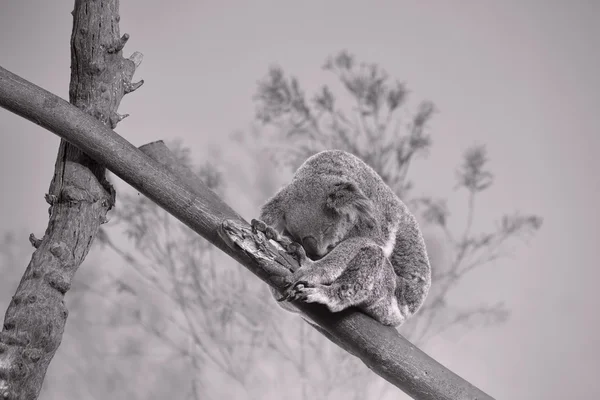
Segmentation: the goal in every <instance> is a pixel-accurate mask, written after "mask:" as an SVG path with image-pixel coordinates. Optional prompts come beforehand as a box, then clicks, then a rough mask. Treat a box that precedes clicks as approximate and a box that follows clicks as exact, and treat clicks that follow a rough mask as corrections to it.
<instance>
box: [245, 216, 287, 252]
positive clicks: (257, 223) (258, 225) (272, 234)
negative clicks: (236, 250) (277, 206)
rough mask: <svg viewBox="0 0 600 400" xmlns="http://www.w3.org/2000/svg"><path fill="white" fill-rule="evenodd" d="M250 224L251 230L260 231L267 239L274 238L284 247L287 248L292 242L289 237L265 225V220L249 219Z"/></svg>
mask: <svg viewBox="0 0 600 400" xmlns="http://www.w3.org/2000/svg"><path fill="white" fill-rule="evenodd" d="M250 226H251V227H252V232H253V233H257V232H262V233H264V235H265V237H266V238H267V239H268V240H274V241H276V242H277V243H279V244H280V245H281V246H282V247H283V248H284V249H287V246H288V245H289V244H290V243H291V242H292V241H291V240H290V239H289V238H287V237H285V236H282V235H280V234H279V232H277V230H275V228H273V227H272V226H270V225H267V224H266V223H265V222H263V221H261V220H258V219H252V221H250Z"/></svg>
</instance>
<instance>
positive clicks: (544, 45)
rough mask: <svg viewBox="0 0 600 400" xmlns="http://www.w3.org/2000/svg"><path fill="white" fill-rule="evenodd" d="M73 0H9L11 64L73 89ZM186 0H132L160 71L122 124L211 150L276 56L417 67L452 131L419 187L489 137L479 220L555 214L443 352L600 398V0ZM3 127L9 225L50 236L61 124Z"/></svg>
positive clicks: (512, 387)
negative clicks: (346, 57)
mask: <svg viewBox="0 0 600 400" xmlns="http://www.w3.org/2000/svg"><path fill="white" fill-rule="evenodd" d="M72 3H73V2H72V1H66V0H55V1H52V2H39V1H32V0H19V1H15V0H4V1H2V3H1V5H0V66H2V67H3V68H6V69H8V70H9V71H11V72H14V73H16V74H18V75H20V76H22V77H23V78H25V79H27V80H29V81H31V82H33V83H35V84H37V85H39V86H41V87H43V88H44V89H46V90H49V91H51V92H53V93H55V94H57V95H59V96H61V97H63V98H65V99H66V98H67V97H68V82H69V74H70V70H69V64H70V58H69V57H70V56H69V38H70V34H71V23H72V17H71V14H70V12H71V10H72V8H73V6H72ZM172 4H173V3H170V5H167V4H166V3H165V2H163V1H157V0H129V1H123V2H121V33H125V32H127V33H129V34H130V35H131V38H130V40H129V43H128V44H127V46H126V47H125V54H126V55H129V54H130V53H131V52H133V51H140V52H142V53H143V54H144V61H143V63H142V66H141V67H140V69H139V70H138V72H137V74H136V78H137V79H144V80H145V84H144V86H143V87H142V88H141V89H140V90H138V91H137V92H135V93H133V94H131V95H129V96H127V97H125V99H124V100H123V102H122V103H121V107H120V109H119V110H120V112H121V113H128V114H130V115H131V116H130V117H129V118H128V119H126V120H124V121H122V122H121V123H120V124H119V126H118V127H117V129H116V131H117V132H118V133H119V134H121V135H123V136H124V137H126V138H127V139H128V140H130V141H131V142H132V143H134V144H135V145H138V146H139V145H141V144H144V143H147V142H150V141H154V140H158V139H167V140H168V139H173V138H182V139H183V140H184V143H185V144H187V145H189V146H190V147H191V148H192V149H193V151H194V154H195V156H196V157H199V158H200V159H201V157H203V154H206V152H207V151H209V150H210V149H213V150H214V149H221V150H223V151H224V152H225V150H224V149H225V147H226V146H227V136H228V135H229V134H231V133H232V132H234V131H243V130H247V129H248V127H249V124H250V123H251V121H252V119H253V117H254V105H253V103H252V96H253V94H254V92H255V89H256V82H257V81H258V80H259V79H261V78H262V77H263V76H264V75H265V73H266V71H267V68H268V67H269V66H270V65H272V64H274V63H276V64H279V65H281V66H282V67H283V68H284V69H285V70H286V71H288V72H289V73H291V74H293V75H295V76H297V77H298V78H299V80H300V82H301V83H302V84H303V85H304V88H305V89H306V91H307V92H310V91H311V90H314V89H316V88H318V87H319V86H320V85H321V84H323V83H327V82H328V79H331V78H330V77H329V76H328V75H327V74H326V73H325V72H324V71H322V70H321V68H320V66H321V65H322V64H323V62H324V60H325V59H326V57H327V56H328V55H331V54H334V53H336V52H338V51H339V50H342V49H348V50H349V51H350V52H351V53H353V54H355V55H356V56H357V57H358V58H359V59H361V60H365V61H369V62H376V63H378V64H380V65H381V66H383V67H384V68H385V69H386V70H387V71H388V72H389V73H390V74H392V75H394V76H396V77H398V78H399V79H400V80H401V81H404V82H406V83H407V85H408V87H409V88H410V90H411V99H412V100H414V101H415V103H414V104H416V102H417V101H418V100H422V99H429V100H432V101H434V102H435V104H436V106H437V109H438V110H439V112H438V113H437V114H436V115H435V118H434V121H433V122H432V124H431V131H432V135H433V139H434V147H433V148H432V151H431V153H430V155H429V157H428V159H427V160H425V161H423V162H420V163H419V164H418V168H415V170H416V171H415V173H414V174H413V175H412V176H411V177H412V179H413V180H414V181H415V184H416V186H417V188H418V190H420V191H423V192H424V193H431V194H437V195H445V194H448V193H453V192H452V188H453V186H454V168H455V166H456V165H457V164H458V163H459V162H460V157H461V154H462V152H463V151H464V150H465V149H466V148H467V147H469V146H472V145H474V144H485V145H486V147H487V149H488V154H489V158H490V160H491V164H490V167H491V168H492V169H493V171H494V174H495V177H496V180H495V184H494V186H493V187H492V188H491V189H490V190H488V191H487V192H486V193H485V194H484V195H483V196H482V200H481V205H480V207H479V208H478V210H477V211H478V214H477V221H480V223H481V226H479V228H484V227H485V226H489V225H490V224H491V223H493V221H494V219H495V218H497V217H498V216H499V215H500V214H501V213H502V212H507V211H508V212H510V211H515V210H520V211H523V212H524V213H536V214H538V215H541V216H542V217H543V218H544V226H543V228H542V230H541V231H540V232H539V233H538V234H537V235H536V236H535V237H534V238H533V240H531V241H530V243H529V246H527V247H519V250H518V251H517V253H516V254H515V257H514V258H513V259H510V260H504V261H502V262H498V263H497V264H496V265H494V266H493V267H491V268H486V269H483V270H481V271H479V272H478V273H476V274H474V276H472V277H470V278H469V280H468V281H467V282H465V284H464V288H465V289H464V293H462V294H460V295H459V297H460V299H459V301H462V302H479V301H490V302H494V301H495V300H499V299H500V300H504V301H505V302H506V304H507V306H508V307H509V308H510V309H511V311H512V314H511V317H510V319H509V320H508V321H507V322H506V323H505V324H503V325H500V326H494V327H489V328H478V329H476V330H473V331H468V332H466V333H464V334H461V335H453V334H446V335H441V336H440V337H437V338H435V339H433V340H432V341H431V342H430V343H429V344H428V346H427V349H426V350H427V352H428V353H429V354H430V355H432V356H433V357H434V358H436V359H437V360H438V361H440V362H441V363H443V364H444V365H446V366H447V367H448V368H450V369H452V370H453V371H454V372H456V373H458V374H459V375H461V376H463V377H464V378H465V379H467V380H469V381H470V382H472V383H473V384H475V385H476V386H478V387H480V388H481V389H482V390H484V391H486V392H487V393H489V394H490V395H492V396H494V397H495V398H497V399H503V398H506V399H537V398H544V399H563V398H600V383H598V379H597V375H598V371H600V332H599V328H600V313H598V310H597V308H598V305H600V301H599V300H598V297H597V293H598V290H597V287H596V284H597V283H598V282H600V273H599V272H598V271H599V269H598V262H597V251H596V250H597V243H598V238H600V228H599V227H600V217H599V214H598V213H597V212H596V209H597V204H600V179H599V178H598V175H597V173H598V171H600V161H599V158H598V157H597V155H596V152H597V151H598V149H599V148H600V135H599V134H598V133H599V129H600V114H599V113H598V110H599V109H600V78H599V75H598V71H600V52H599V51H598V49H599V48H600V24H599V23H598V20H599V19H600V2H595V1H593V0H589V1H584V0H574V1H569V2H567V1H557V0H547V1H541V0H540V1H533V0H528V1H517V0H503V1H500V0H496V1H490V0H482V1H475V0H453V1H450V0H447V1H441V0H438V1H429V2H416V1H406V0H402V1H399V0H396V1H369V2H367V1H362V2H360V1H349V0H343V1H342V0H330V1H327V2H323V1H314V0H305V1H302V2H298V1H288V0H279V1H263V0H256V1H253V2H242V1H238V2H232V1H180V2H177V6H173V5H172ZM0 138H1V139H2V142H1V143H2V145H0V171H2V173H0V187H2V188H3V189H2V195H0V206H1V207H0V221H2V223H1V225H0V234H3V233H4V232H7V231H21V230H25V231H27V232H36V233H38V236H41V233H42V232H43V230H44V229H45V226H46V223H47V217H48V215H47V205H46V203H45V202H44V200H43V195H44V193H46V191H47V189H48V185H49V182H50V179H51V176H52V171H53V166H54V159H55V157H56V150H57V146H58V142H59V141H58V138H57V137H56V136H55V135H53V134H51V133H50V132H47V131H45V130H43V129H42V128H39V127H38V126H36V125H34V124H32V123H30V122H28V121H25V120H23V119H21V118H19V117H17V116H16V115H13V114H11V113H9V112H8V111H5V110H0ZM462 200H464V199H461V198H460V196H459V197H458V199H457V200H456V204H462V203H461V201H462ZM457 207H458V206H457ZM243 215H244V216H246V217H248V218H251V217H252V216H253V215H252V214H251V210H250V211H249V210H244V213H243ZM460 216H461V213H460V211H457V213H456V219H457V220H459V221H460ZM476 228H478V227H477V226H476ZM22 240H26V237H25V236H23V238H22ZM23 266H25V265H23ZM11 295H12V293H0V296H2V297H4V298H5V299H4V300H6V299H7V298H9V296H11Z"/></svg>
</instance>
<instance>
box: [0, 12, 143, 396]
mask: <svg viewBox="0 0 600 400" xmlns="http://www.w3.org/2000/svg"><path fill="white" fill-rule="evenodd" d="M118 10H119V1H118V0H101V1H91V0H87V1H86V0H76V1H75V9H74V11H73V13H72V14H73V32H72V35H71V83H70V87H69V99H70V102H71V103H72V104H73V105H75V106H77V107H78V108H79V109H81V110H82V111H83V112H85V113H87V114H89V115H91V116H93V117H94V118H97V120H99V121H100V122H101V123H103V124H106V125H108V126H110V127H111V128H114V127H115V126H116V125H117V123H118V122H119V121H120V120H121V119H122V118H123V116H121V115H118V114H117V113H116V111H117V108H118V106H119V103H120V101H121V99H122V97H123V95H124V94H126V93H129V92H131V91H133V90H135V89H136V88H137V87H139V86H140V85H141V82H140V83H138V84H132V83H131V78H132V76H133V73H134V71H135V68H136V66H137V65H138V64H139V62H140V61H141V55H138V54H136V55H135V56H134V57H133V58H132V59H131V60H126V59H124V58H123V57H122V53H121V50H122V48H123V46H124V45H125V42H126V41H127V39H128V35H124V36H123V37H122V38H121V37H120V35H119V14H118ZM114 195H115V194H114V190H113V188H112V186H111V185H110V184H109V183H108V181H107V180H106V178H105V167H104V166H103V165H102V164H99V163H97V162H96V161H94V160H93V159H92V158H90V157H89V156H88V155H87V154H85V153H84V152H82V151H81V150H80V149H79V148H77V147H75V146H73V145H72V144H70V143H68V142H67V141H65V140H61V143H60V146H59V150H58V155H57V159H56V164H55V169H54V177H53V178H52V182H51V184H50V189H49V192H48V194H47V195H46V201H47V202H48V203H49V204H50V210H49V213H50V220H49V223H48V227H47V228H46V232H45V234H44V237H43V238H42V239H41V240H40V239H36V238H35V237H34V236H33V234H32V235H31V236H30V241H31V243H32V245H33V246H34V247H36V250H35V251H34V253H33V256H32V258H31V261H30V263H29V265H28V266H27V269H26V270H25V273H24V274H23V277H22V279H21V282H20V283H19V286H18V288H17V291H16V293H15V295H14V296H13V298H12V301H11V303H10V305H9V307H8V309H7V311H6V315H5V318H4V326H3V331H2V333H0V395H1V396H0V398H4V399H28V400H29V399H35V398H37V396H38V395H39V392H40V390H41V388H42V383H43V380H44V376H45V374H46V370H47V368H48V365H49V364H50V361H51V360H52V358H53V357H54V354H55V352H56V350H57V349H58V347H59V345H60V342H61V339H62V335H63V331H64V327H65V323H66V319H67V315H68V311H67V309H66V307H65V304H64V295H65V293H66V292H67V291H68V290H69V287H70V285H71V280H72V279H73V276H74V275H75V272H76V271H77V269H78V268H79V266H80V265H81V263H82V262H83V260H84V259H85V257H86V255H87V253H88V251H89V249H90V246H91V245H92V242H93V240H94V238H95V237H96V234H97V232H98V228H99V227H100V225H101V224H102V223H104V222H105V221H106V213H107V211H108V210H109V209H110V208H111V207H112V206H113V204H114ZM2 396H3V397H2Z"/></svg>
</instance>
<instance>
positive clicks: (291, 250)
mask: <svg viewBox="0 0 600 400" xmlns="http://www.w3.org/2000/svg"><path fill="white" fill-rule="evenodd" d="M285 251H287V253H288V254H291V255H292V256H293V257H294V258H295V259H296V260H297V261H298V262H299V263H300V265H304V264H306V263H307V261H308V257H307V256H306V252H305V251H304V247H302V245H301V244H300V243H297V242H292V241H290V243H289V244H288V245H287V247H285Z"/></svg>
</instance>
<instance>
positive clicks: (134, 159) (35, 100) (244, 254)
mask: <svg viewBox="0 0 600 400" xmlns="http://www.w3.org/2000/svg"><path fill="white" fill-rule="evenodd" d="M0 106H2V107H4V108H6V109H7V110H9V111H12V112H14V113H16V114H18V115H20V116H22V117H24V118H26V119H28V120H30V121H32V122H35V123H37V124H38V125H40V126H42V127H44V128H46V129H48V130H50V131H51V132H53V133H55V134H57V135H59V136H61V137H62V138H64V139H65V140H68V141H69V142H70V143H72V144H74V145H76V146H77V147H79V148H80V149H81V150H83V151H85V152H86V153H87V154H89V155H90V156H91V157H92V158H93V159H95V160H96V161H98V162H101V163H102V164H103V165H106V167H107V168H108V169H110V170H111V171H112V172H114V173H115V174H116V175H118V176H119V177H121V178H122V179H123V180H124V181H126V182H127V183H129V184H130V185H132V186H133V187H134V188H136V189H137V190H138V191H140V192H141V193H143V194H144V195H146V196H147V197H149V198H150V199H151V200H152V201H154V202H155V203H157V204H158V205H159V206H161V207H163V208H164V209H165V210H167V211H168V212H169V213H171V214H172V215H173V216H175V217H176V218H177V219H179V220H180V221H182V222H183V223H184V224H186V225H187V226H189V227H190V228H191V229H192V230H194V231H195V232H197V233H198V234H200V235H202V236H203V237H204V238H206V239H207V240H208V241H210V242H211V243H212V244H214V245H215V246H217V247H218V248H220V249H221V250H223V251H224V252H225V253H227V254H228V255H230V256H231V257H233V258H234V259H235V260H237V261H238V262H240V263H241V264H242V265H244V266H245V267H246V268H248V269H249V270H250V271H251V272H253V273H254V274H255V275H257V276H258V277H259V278H261V279H262V280H263V281H265V282H267V283H268V284H269V285H271V286H272V287H275V288H277V287H280V285H281V283H282V282H281V281H282V280H281V276H282V275H285V274H287V273H289V271H288V270H289V269H293V268H294V267H295V266H294V265H293V264H292V263H290V262H289V261H288V259H287V258H285V257H282V256H281V254H280V253H279V252H278V251H277V250H276V249H275V248H274V247H273V246H271V245H270V244H269V243H266V242H265V241H264V236H260V235H259V236H257V235H253V234H252V232H251V230H250V227H249V225H248V223H247V222H246V221H244V220H243V219H242V218H241V217H239V215H238V214H237V213H236V212H235V211H233V210H232V209H231V208H230V207H229V206H228V205H227V204H225V203H224V202H223V201H222V200H221V199H220V198H219V197H218V196H217V195H216V194H214V193H213V192H212V191H211V190H210V189H208V188H207V187H206V186H204V184H202V183H201V182H196V183H195V184H194V185H193V187H191V186H190V184H189V182H186V181H185V180H184V179H182V178H179V177H178V176H176V175H175V174H174V173H172V172H170V171H168V170H167V169H165V168H163V167H161V165H160V164H159V163H157V162H156V161H154V160H153V159H151V158H150V157H149V156H147V155H145V154H144V153H142V152H141V151H140V150H138V149H137V148H135V147H134V146H133V145H132V144H131V143H129V142H128V141H127V140H125V139H124V138H122V137H121V136H119V135H118V134H116V133H115V132H113V131H112V130H110V129H109V128H108V127H106V126H104V125H102V124H101V123H100V122H99V121H97V120H96V119H94V118H92V117H90V116H89V115H87V114H85V113H83V112H81V111H80V110H79V109H77V108H76V107H73V106H71V105H70V104H69V103H67V102H65V101H64V100H62V99H60V98H59V97H57V96H55V95H53V94H51V93H49V92H47V91H45V90H43V89H41V88H39V87H37V86H35V85H33V84H31V83H29V82H27V81H25V80H24V79H22V78H19V77H18V76H16V75H14V74H12V73H10V72H8V71H6V70H4V69H2V68H0ZM223 284H227V282H224V283H223ZM296 306H297V307H298V308H299V309H300V310H301V311H302V312H303V313H304V314H305V315H306V316H307V317H308V318H309V319H311V320H312V321H314V322H316V323H317V324H318V325H319V326H318V327H316V328H317V329H318V330H319V331H320V332H321V333H323V334H324V335H325V336H327V337H328V338H329V339H330V340H332V341H333V342H334V343H336V344H338V345H339V346H341V347H342V348H344V349H345V350H347V351H349V352H350V353H352V354H354V355H355V356H357V357H359V358H360V359H361V360H362V361H363V362H364V363H365V364H366V365H367V366H368V367H369V368H370V369H372V370H373V371H374V372H375V373H377V374H379V375H380V376H381V377H383V378H384V379H386V380H387V381H389V382H390V383H392V384H394V385H395V386H397V387H398V388H400V389H402V390H403V391H404V392H406V393H407V394H409V395H410V396H412V397H413V398H415V399H422V400H434V399H435V400H459V399H465V400H466V399H479V400H482V399H483V400H485V399H491V397H490V396H488V395H486V394H485V393H483V392H482V391H481V390H479V389H477V388H476V387H475V386H473V385H471V384H470V383H469V382H467V381H465V380H463V379H462V378H460V377H459V376H458V375H456V374H454V373H453V372H452V371H450V370H448V369H447V368H445V367H444V366H442V365H441V364H439V363H437V362H436V361H435V360H433V359H432V358H430V357H429V356H427V355H426V354H425V353H423V352H422V351H421V350H419V349H418V348H416V347H415V346H414V345H412V344H411V343H410V342H408V341H407V340H406V339H404V338H403V337H402V336H400V335H399V334H398V332H397V331H396V330H395V329H393V328H390V327H385V326H383V325H381V324H379V323H378V322H376V321H375V320H373V319H371V318H370V317H368V316H366V315H365V314H362V313H360V312H357V311H352V310H346V311H345V312H340V313H335V314H332V313H329V312H327V310H326V309H325V308H324V307H321V306H318V305H309V304H296Z"/></svg>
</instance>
